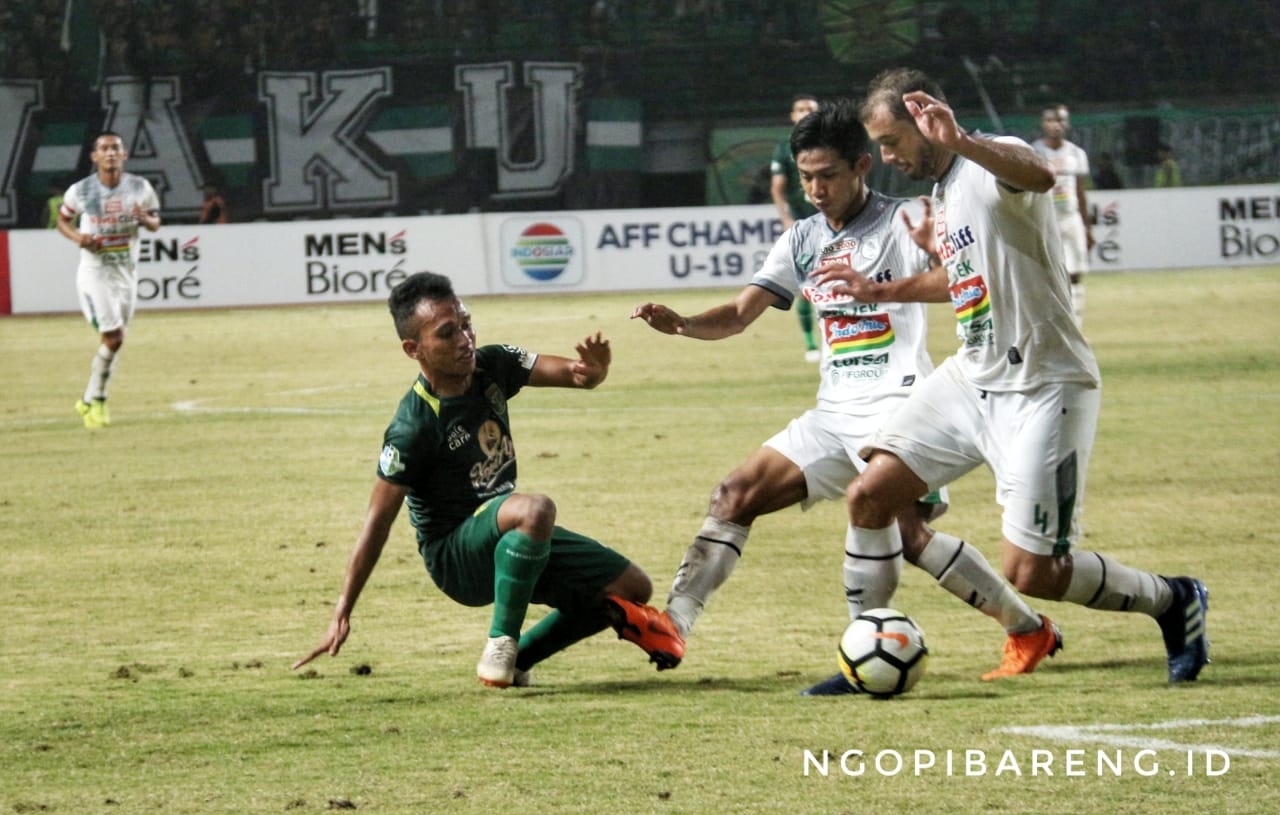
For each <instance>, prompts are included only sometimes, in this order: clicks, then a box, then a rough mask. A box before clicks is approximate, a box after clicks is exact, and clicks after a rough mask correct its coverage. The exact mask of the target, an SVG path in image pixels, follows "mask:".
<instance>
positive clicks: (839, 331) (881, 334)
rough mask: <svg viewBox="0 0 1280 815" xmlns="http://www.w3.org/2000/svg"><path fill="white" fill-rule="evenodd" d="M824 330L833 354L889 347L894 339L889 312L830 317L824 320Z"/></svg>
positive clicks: (838, 354)
mask: <svg viewBox="0 0 1280 815" xmlns="http://www.w3.org/2000/svg"><path fill="white" fill-rule="evenodd" d="M822 330H823V332H824V333H825V334H826V339H827V347H828V348H830V349H831V355H832V356H840V355H842V354H855V353H860V352H863V351H874V350H875V349H877V348H887V347H888V346H890V345H892V344H893V340H894V335H893V326H892V325H891V324H890V322H889V315H888V314H870V315H867V316H865V317H830V318H827V319H825V320H823V321H822Z"/></svg>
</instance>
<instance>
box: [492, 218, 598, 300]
mask: <svg viewBox="0 0 1280 815" xmlns="http://www.w3.org/2000/svg"><path fill="white" fill-rule="evenodd" d="M501 245H502V247H503V259H502V278H503V280H504V281H505V282H506V283H507V285H509V286H521V287H528V286H542V285H552V286H572V285H576V284H578V283H581V282H582V278H583V260H582V257H581V251H580V249H579V247H581V246H582V226H581V225H580V224H579V223H578V222H577V221H576V220H575V219H572V218H556V219H555V220H539V221H531V220H529V219H520V218H513V219H510V220H508V221H505V222H504V223H503V224H502V236H501Z"/></svg>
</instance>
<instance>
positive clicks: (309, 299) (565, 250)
mask: <svg viewBox="0 0 1280 815" xmlns="http://www.w3.org/2000/svg"><path fill="white" fill-rule="evenodd" d="M1089 204H1090V207H1091V209H1092V210H1093V211H1094V213H1095V215H1096V221H1097V223H1096V225H1095V226H1094V230H1093V232H1094V238H1095V239H1096V241H1097V245H1096V246H1095V247H1094V250H1093V258H1092V269H1093V271H1096V272H1105V271H1121V270H1136V269H1175V268H1193V267H1204V268H1213V267H1219V266H1244V265H1262V264H1274V263H1280V185H1271V184H1262V185H1252V186H1236V187H1189V188H1184V189H1175V190H1114V191H1113V190H1094V191H1091V192H1090V193H1089ZM781 233H782V225H781V222H780V221H779V220H778V219H777V217H776V213H775V212H774V209H773V207H772V206H769V205H755V206H737V207H686V208H670V209H621V210H583V211H575V212H547V213H502V214H498V213H493V214H487V215H438V216H418V217H396V218H358V219H346V220H331V221H309V222H306V221H296V222H285V223H253V224H225V225H219V226H192V225H183V224H174V225H166V226H164V227H162V228H161V229H160V231H159V232H156V233H154V234H150V233H144V234H143V236H142V238H141V241H140V244H139V258H140V263H139V307H140V308H143V309H147V308H200V307H228V306H255V305H282V304H293V303H338V302H356V301H368V300H382V299H384V298H385V297H386V296H387V292H388V291H389V290H390V289H391V287H392V286H394V285H395V284H396V283H397V282H399V281H400V280H402V279H403V278H404V277H405V276H406V275H408V274H410V273H412V272H416V271H422V270H429V271H434V272H440V273H442V274H446V275H448V276H449V277H451V278H452V279H453V281H454V285H455V287H456V288H457V290H458V292H459V293H460V294H465V295H473V294H520V293H526V292H548V291H550V292H555V291H565V292H568V291H579V292H603V291H635V290H646V289H675V288H712V287H731V288H736V287H738V286H741V285H744V284H745V283H746V282H747V281H749V280H750V279H751V275H752V274H753V273H754V272H755V270H756V269H757V268H758V267H759V266H760V264H761V262H762V261H763V260H764V258H765V255H766V254H767V253H768V251H769V248H770V247H771V246H772V245H773V243H774V242H775V241H776V240H777V238H778V237H779V236H780V235H781ZM6 237H7V239H8V253H7V256H3V257H0V287H5V286H7V291H8V295H9V301H8V302H9V304H10V311H11V312H12V313H14V314H23V313H47V312H74V311H77V310H78V309H79V307H78V305H77V303H76V294H75V267H76V262H77V256H76V249H75V248H74V247H73V246H71V244H70V243H69V242H68V241H67V240H66V239H65V238H63V237H62V236H61V235H59V234H57V233H56V232H54V231H50V230H16V231H13V232H9V233H7V235H6ZM6 263H7V265H6ZM6 281H7V282H6ZM4 293H5V292H4V291H0V295H3V294H4ZM4 302H5V299H4V297H3V296H0V304H3V303H4ZM0 312H3V309H2V308H0Z"/></svg>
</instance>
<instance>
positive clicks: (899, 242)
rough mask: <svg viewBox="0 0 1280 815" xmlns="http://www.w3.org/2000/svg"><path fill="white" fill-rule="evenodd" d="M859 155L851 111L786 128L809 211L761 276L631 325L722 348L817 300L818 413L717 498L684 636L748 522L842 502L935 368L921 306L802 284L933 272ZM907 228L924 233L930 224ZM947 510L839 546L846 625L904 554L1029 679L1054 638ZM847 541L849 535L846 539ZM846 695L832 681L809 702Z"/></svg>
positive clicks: (684, 589) (693, 565) (860, 141)
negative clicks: (820, 277) (873, 543)
mask: <svg viewBox="0 0 1280 815" xmlns="http://www.w3.org/2000/svg"><path fill="white" fill-rule="evenodd" d="M867 146H868V140H867V133H866V130H865V128H864V127H863V126H862V124H861V122H859V121H858V118H857V111H856V109H855V107H854V106H853V105H852V104H850V103H849V102H847V101H841V102H836V103H833V104H831V105H829V106H826V107H824V108H822V109H821V110H820V111H819V112H817V113H814V114H811V115H809V116H807V117H805V118H804V119H802V120H801V121H800V122H799V123H798V124H797V125H796V126H795V128H794V130H793V131H792V135H791V148H792V150H793V152H794V153H795V157H796V163H797V165H798V167H799V170H800V176H801V180H802V183H804V185H805V191H806V192H807V193H808V195H809V197H810V199H812V200H813V202H814V204H815V205H816V206H817V208H818V210H819V211H818V213H817V214H815V215H813V216H810V217H808V218H805V219H803V220H800V221H797V222H796V223H795V225H794V226H793V227H792V228H791V229H789V230H788V231H787V232H786V233H784V234H783V235H782V237H781V238H779V239H778V241H777V243H775V244H774V246H773V249H772V250H771V251H770V253H769V256H768V258H767V259H766V260H765V263H764V265H763V266H762V268H761V269H760V271H759V272H757V273H756V275H755V277H754V278H753V279H752V281H751V283H749V284H748V285H747V286H746V287H744V288H743V289H742V291H741V292H739V294H738V295H737V297H736V298H735V299H734V300H732V301H731V302H729V303H725V304H723V305H719V306H715V307H713V308H711V309H708V310H707V311H704V312H702V313H700V314H697V315H694V316H691V317H684V316H681V315H680V314H677V313H676V312H674V311H672V310H671V309H670V308H668V307H666V306H663V305H659V304H656V303H645V304H643V305H641V306H639V307H637V308H636V309H635V311H634V312H633V313H632V315H631V316H632V317H633V318H640V319H643V320H644V321H645V322H647V323H648V324H649V325H650V326H652V327H653V328H655V329H657V330H658V331H661V332H663V333H666V334H679V335H683V336H686V337H692V338H695V339H705V340H717V339H723V338H725V337H729V336H733V335H735V334H738V333H740V332H742V331H743V330H744V329H745V328H746V327H747V326H748V325H750V324H751V323H752V322H754V321H755V320H756V318H758V317H759V316H760V315H761V314H763V313H764V312H765V311H766V310H767V309H768V308H769V307H770V306H774V307H777V308H781V309H786V308H790V306H791V305H792V304H793V303H794V302H796V300H797V298H798V297H803V298H805V299H807V300H809V301H810V302H812V303H813V305H814V310H815V312H816V313H817V316H818V317H819V322H820V325H821V331H820V334H821V337H822V359H821V366H820V371H821V376H822V381H821V384H820V385H819V388H818V404H817V406H816V407H815V408H813V409H811V410H809V411H807V412H806V413H804V415H802V416H800V417H799V418H797V419H793V420H792V421H791V422H790V424H788V425H787V427H786V428H785V429H784V430H782V431H781V432H780V433H778V434H777V435H775V436H774V437H773V438H771V439H769V440H768V441H766V442H765V443H764V444H763V445H762V446H761V447H760V448H758V449H757V450H756V451H755V452H754V453H752V454H751V455H750V456H749V457H748V458H747V460H746V461H745V462H743V463H742V464H740V465H739V466H738V467H737V468H736V469H735V470H734V471H733V472H731V473H730V474H729V475H728V476H727V477H726V478H725V479H724V480H723V481H722V482H721V483H720V485H719V486H718V487H716V489H715V490H714V492H713V493H712V497H711V506H710V508H709V509H708V513H707V517H706V519H705V520H704V521H703V525H702V528H701V529H700V530H699V532H698V534H697V537H696V538H695V539H694V541H693V544H692V546H690V547H689V549H688V551H687V553H686V554H685V557H684V561H683V563H682V564H681V565H680V569H679V571H678V572H677V574H676V578H675V582H674V585H673V586H672V589H671V596H670V597H669V598H668V601H667V609H666V613H667V614H668V616H670V618H671V619H672V621H673V622H674V623H675V624H676V626H677V628H679V629H680V632H681V634H682V635H687V634H688V632H689V631H690V630H691V629H692V627H693V625H694V623H695V622H696V621H697V619H698V616H699V615H700V614H701V612H702V609H703V607H704V606H705V604H706V603H707V602H708V600H709V599H710V597H711V594H712V593H713V592H714V591H715V590H716V589H717V588H719V586H720V585H722V584H723V583H724V581H725V580H727V579H728V577H729V574H730V573H731V572H732V570H733V568H734V566H736V564H737V562H738V559H739V558H740V557H741V554H742V550H743V547H744V546H745V545H746V541H747V536H748V534H749V533H750V530H751V525H752V523H753V522H754V521H755V519H756V518H757V517H759V516H761V515H766V514H768V513H771V512H776V511H778V510H780V509H783V508H785V507H789V506H792V505H794V504H797V503H799V504H801V505H802V506H804V507H808V506H809V505H811V504H813V503H815V502H817V501H819V500H823V499H832V498H837V497H840V496H843V495H844V490H845V488H846V487H847V486H848V484H849V482H850V480H852V479H853V477H854V476H855V475H856V474H857V473H858V470H859V469H861V467H862V466H863V462H862V460H861V459H859V458H858V449H859V448H860V447H862V446H863V445H864V444H865V443H866V442H867V441H868V440H869V439H870V437H871V434H872V433H873V432H874V431H875V429H876V428H877V427H878V426H879V425H880V423H881V422H882V421H883V419H884V417H885V416H886V415H887V414H888V413H890V412H891V411H892V410H894V409H896V407H897V406H898V405H900V404H902V403H903V401H904V400H905V398H906V395H907V394H908V393H909V392H910V391H911V390H913V389H914V388H915V387H917V386H918V384H919V382H920V380H921V379H922V378H924V377H925V376H927V375H928V374H929V373H930V371H932V370H933V363H932V362H931V361H930V360H929V355H928V351H927V349H926V345H925V340H926V329H927V313H926V309H925V306H924V305H923V304H919V303H911V304H897V303H895V304H888V303H876V302H872V301H855V300H854V299H853V298H850V297H848V296H836V295H833V294H831V293H829V292H825V291H822V290H819V288H818V287H817V286H815V285H813V284H812V283H810V282H809V281H808V277H809V275H810V274H811V273H812V272H813V271H814V270H815V269H816V268H820V267H822V266H825V265H827V264H832V263H843V264H853V265H856V266H858V268H860V269H863V270H865V271H867V272H868V273H869V274H873V275H875V276H877V277H879V278H881V279H893V280H902V281H903V284H904V285H907V286H910V285H911V283H912V281H913V280H915V279H917V278H916V277H915V276H916V275H917V274H918V273H919V272H921V271H924V270H925V269H927V268H928V266H929V258H928V256H927V255H926V254H925V253H924V252H922V251H921V250H920V249H919V248H918V247H917V246H916V242H915V241H914V240H913V239H912V237H911V235H910V229H911V228H912V226H911V223H910V219H909V218H908V217H906V216H905V213H904V210H903V206H904V204H907V203H908V202H907V201H905V200H903V199H897V198H889V197H887V196H884V195H881V194H880V193H878V192H875V191H874V190H870V189H868V188H867V186H866V175H867V172H868V171H869V170H870V168H871V156H870V154H869V153H868V152H867ZM914 228H916V229H927V228H928V223H927V222H921V223H917V224H915V225H914ZM920 495H921V496H924V493H921V494H920ZM944 509H945V497H944V496H936V495H935V496H927V497H925V498H924V499H922V500H921V501H919V502H915V501H913V502H912V505H910V506H904V507H903V508H902V511H901V512H900V513H899V514H898V521H899V523H900V524H901V527H902V536H901V539H900V540H898V541H896V542H895V543H894V544H893V545H890V546H885V547H883V548H882V549H877V550H875V551H869V550H863V551H861V552H854V551H853V550H851V549H849V548H848V547H846V555H845V564H844V585H845V594H846V597H847V600H848V604H849V614H850V617H851V618H852V617H856V616H857V615H858V614H859V613H860V612H861V611H862V610H864V609H870V608H876V607H880V606H886V605H888V604H889V601H890V599H891V598H892V597H893V593H894V590H895V589H896V588H897V584H898V576H899V574H900V572H901V568H902V560H903V555H904V554H905V556H906V559H907V560H909V561H911V562H912V563H915V564H916V565H917V566H920V567H921V568H922V569H924V570H925V571H927V572H929V573H930V574H931V575H933V576H934V577H935V578H936V579H937V580H938V581H939V583H940V584H941V585H942V586H943V587H944V588H946V589H947V590H948V591H950V592H951V593H952V594H954V595H956V596H957V597H959V598H961V599H962V600H964V601H965V602H968V603H970V604H971V605H973V606H975V607H976V608H978V609H980V610H981V611H983V612H984V613H985V614H988V615H990V616H991V617H993V618H994V619H996V620H997V621H998V622H1000V623H1001V625H1002V626H1003V627H1004V628H1005V630H1006V631H1007V632H1008V633H1009V635H1010V637H1009V643H1010V644H1009V645H1007V646H1006V649H1005V657H1004V662H1003V664H1002V665H1001V666H1000V667H999V668H998V669H996V670H994V671H991V672H990V673H988V674H986V675H985V676H984V677H983V678H984V679H995V678H998V677H1003V676H1011V675H1014V674H1019V673H1027V672H1030V671H1031V670H1032V669H1034V668H1035V666H1036V664H1037V663H1039V662H1040V660H1041V659H1043V658H1044V657H1045V656H1046V655H1048V654H1051V653H1053V652H1054V651H1056V650H1057V648H1058V647H1059V645H1060V641H1061V636H1060V634H1059V632H1058V631H1057V629H1056V627H1055V626H1053V624H1052V623H1050V622H1049V621H1048V619H1047V618H1043V617H1041V616H1040V615H1038V614H1036V613H1035V612H1034V611H1033V610H1032V609H1031V608H1030V607H1029V606H1028V605H1027V604H1026V603H1025V602H1024V601H1023V600H1022V598H1020V597H1018V595H1017V594H1016V593H1015V592H1014V591H1013V590H1012V588H1011V587H1009V585H1008V584H1006V583H1005V582H1004V581H1003V580H1002V579H1001V578H1000V576H999V575H998V574H997V573H996V572H995V571H994V570H993V569H992V568H991V566H990V565H989V564H988V563H987V561H986V560H985V559H984V558H983V557H982V555H981V553H979V552H978V551H977V550H976V549H974V547H972V546H970V545H968V544H966V543H965V542H964V541H961V540H959V539H958V538H955V537H953V536H951V535H947V534H945V533H941V532H938V533H935V532H934V531H933V530H932V529H930V528H929V527H928V526H927V525H926V523H927V522H928V521H929V520H932V518H934V517H936V516H937V515H939V514H941V511H942V510H944ZM852 535H853V530H852V529H850V530H848V531H847V532H846V539H851V538H852ZM851 691H852V687H851V686H850V685H849V683H848V682H846V681H845V680H844V678H843V676H841V675H839V674H837V675H836V676H834V677H832V678H831V679H829V680H826V681H824V682H822V683H819V684H818V685H815V686H814V687H812V688H810V689H809V690H808V691H806V693H807V694H809V695H831V694H835V693H849V692H851Z"/></svg>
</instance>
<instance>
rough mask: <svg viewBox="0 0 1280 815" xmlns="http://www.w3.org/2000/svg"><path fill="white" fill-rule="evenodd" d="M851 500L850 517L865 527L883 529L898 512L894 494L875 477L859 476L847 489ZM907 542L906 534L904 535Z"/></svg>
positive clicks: (856, 523) (849, 500)
mask: <svg viewBox="0 0 1280 815" xmlns="http://www.w3.org/2000/svg"><path fill="white" fill-rule="evenodd" d="M845 498H846V499H847V500H848V502H849V518H850V520H852V522H853V525H854V526H859V527H862V528H863V529H882V528H884V527H886V526H888V525H889V523H890V522H891V521H892V520H893V518H894V516H895V515H897V514H898V507H897V506H896V505H895V502H894V501H893V494H892V492H891V491H889V490H886V489H885V488H884V485H882V484H880V483H879V482H878V481H877V480H875V479H867V478H864V477H862V476H859V477H857V478H855V479H853V481H852V482H850V484H849V487H848V489H846V490H845ZM903 543H904V544H905V543H906V536H905V535H904V536H903Z"/></svg>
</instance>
